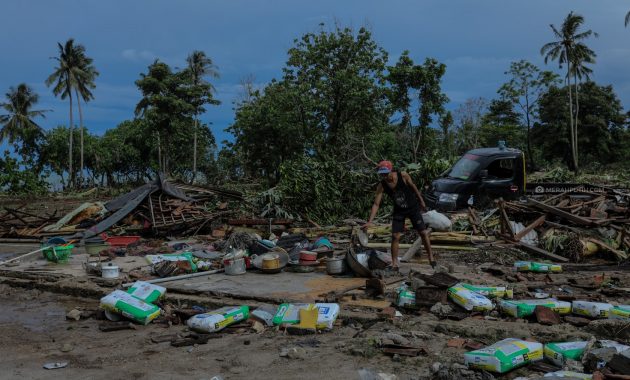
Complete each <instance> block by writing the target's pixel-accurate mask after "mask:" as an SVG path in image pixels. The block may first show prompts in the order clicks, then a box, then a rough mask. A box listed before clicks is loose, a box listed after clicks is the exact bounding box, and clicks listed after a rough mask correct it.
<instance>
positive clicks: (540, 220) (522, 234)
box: [514, 215, 547, 241]
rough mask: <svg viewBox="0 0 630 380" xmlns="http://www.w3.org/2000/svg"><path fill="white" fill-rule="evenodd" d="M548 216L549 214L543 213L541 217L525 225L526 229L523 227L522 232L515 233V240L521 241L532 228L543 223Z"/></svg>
mask: <svg viewBox="0 0 630 380" xmlns="http://www.w3.org/2000/svg"><path fill="white" fill-rule="evenodd" d="M546 218H547V216H546V215H543V216H541V217H540V218H538V219H536V220H534V221H533V222H532V223H531V224H530V225H529V226H527V227H525V229H523V230H522V231H521V232H519V233H517V234H516V235H514V240H516V241H520V240H521V239H522V238H523V236H525V235H527V234H528V233H529V232H530V231H531V230H533V229H534V228H537V227H538V226H540V225H541V224H543V223H544V222H545V219H546Z"/></svg>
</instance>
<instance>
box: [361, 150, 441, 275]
mask: <svg viewBox="0 0 630 380" xmlns="http://www.w3.org/2000/svg"><path fill="white" fill-rule="evenodd" d="M377 172H378V174H379V175H380V176H381V182H380V183H379V184H378V186H377V187H376V196H375V198H374V203H373V204H372V211H371V212H370V218H369V219H368V222H367V223H366V224H364V225H363V227H362V228H363V229H364V230H367V228H368V227H370V226H371V225H373V223H372V221H373V220H374V218H375V217H376V213H377V212H378V209H379V207H380V206H381V201H382V200H383V192H385V194H387V195H389V197H390V198H391V199H392V201H393V202H394V213H393V214H392V247H391V252H392V270H398V246H399V244H400V236H401V233H402V232H403V231H404V229H405V220H406V219H407V218H409V219H410V220H411V224H412V225H413V228H414V229H415V230H416V231H417V232H418V234H419V235H420V238H421V239H422V243H423V244H424V248H425V249H426V250H427V253H428V255H429V263H430V264H431V266H432V267H433V268H435V265H436V262H435V260H434V259H433V251H432V250H431V242H430V241H429V231H427V229H426V226H425V224H424V220H423V219H422V214H421V211H426V205H425V203H424V199H422V195H421V194H420V190H418V188H417V187H416V185H415V184H414V183H413V180H412V179H411V177H410V176H409V174H408V173H406V172H401V171H400V170H396V171H394V170H393V167H392V163H391V162H390V161H381V162H379V163H378V168H377Z"/></svg>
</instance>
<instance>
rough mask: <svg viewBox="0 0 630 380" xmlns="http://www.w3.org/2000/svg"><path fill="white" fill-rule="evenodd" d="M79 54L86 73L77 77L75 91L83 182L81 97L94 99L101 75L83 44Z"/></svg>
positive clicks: (80, 65) (79, 59)
mask: <svg viewBox="0 0 630 380" xmlns="http://www.w3.org/2000/svg"><path fill="white" fill-rule="evenodd" d="M77 54H78V61H79V68H80V69H81V71H83V72H84V73H85V75H84V76H79V77H77V83H76V86H75V88H74V92H75V95H76V98H77V106H78V108H79V128H80V131H81V132H80V133H81V137H80V140H81V142H80V145H81V149H80V150H81V153H80V154H81V158H80V170H79V175H80V178H81V182H83V112H82V110H81V99H83V101H84V102H85V103H87V102H89V101H90V100H92V99H94V95H93V94H92V91H90V90H92V89H94V88H96V85H95V84H94V79H96V77H97V76H98V75H99V73H98V71H96V69H95V68H94V66H93V65H92V62H93V60H92V58H90V57H88V56H86V55H85V48H84V47H83V46H82V45H78V46H77Z"/></svg>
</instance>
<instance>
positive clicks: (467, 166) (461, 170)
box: [447, 154, 480, 181]
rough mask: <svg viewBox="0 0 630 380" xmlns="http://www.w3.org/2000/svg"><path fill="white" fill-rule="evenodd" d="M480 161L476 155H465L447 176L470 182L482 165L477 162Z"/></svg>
mask: <svg viewBox="0 0 630 380" xmlns="http://www.w3.org/2000/svg"><path fill="white" fill-rule="evenodd" d="M478 159H479V156H476V155H474V154H465V155H464V157H462V158H460V159H459V161H457V163H456V164H455V165H454V166H453V168H452V169H451V171H450V172H449V173H448V174H447V176H448V177H450V178H456V179H462V180H464V181H468V180H469V179H470V177H471V176H472V175H473V173H475V170H477V168H478V167H479V165H480V163H479V161H477V160H478Z"/></svg>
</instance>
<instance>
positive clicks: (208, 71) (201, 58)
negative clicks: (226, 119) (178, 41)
mask: <svg viewBox="0 0 630 380" xmlns="http://www.w3.org/2000/svg"><path fill="white" fill-rule="evenodd" d="M186 62H188V71H189V72H190V75H191V81H192V84H193V86H197V85H200V84H202V83H203V84H208V85H210V84H209V83H207V82H206V81H205V80H204V79H203V78H204V77H205V76H211V77H212V78H218V77H219V73H218V72H217V70H216V66H215V65H214V64H213V63H212V59H210V58H209V57H207V56H206V53H204V52H202V51H199V50H195V51H193V52H192V53H190V55H189V56H188V57H187V58H186ZM210 89H211V90H212V91H214V87H213V86H212V85H210ZM198 113H199V107H197V110H196V111H195V132H194V133H193V175H192V180H191V182H192V183H194V182H195V178H196V177H197V131H198V129H199V118H198Z"/></svg>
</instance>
